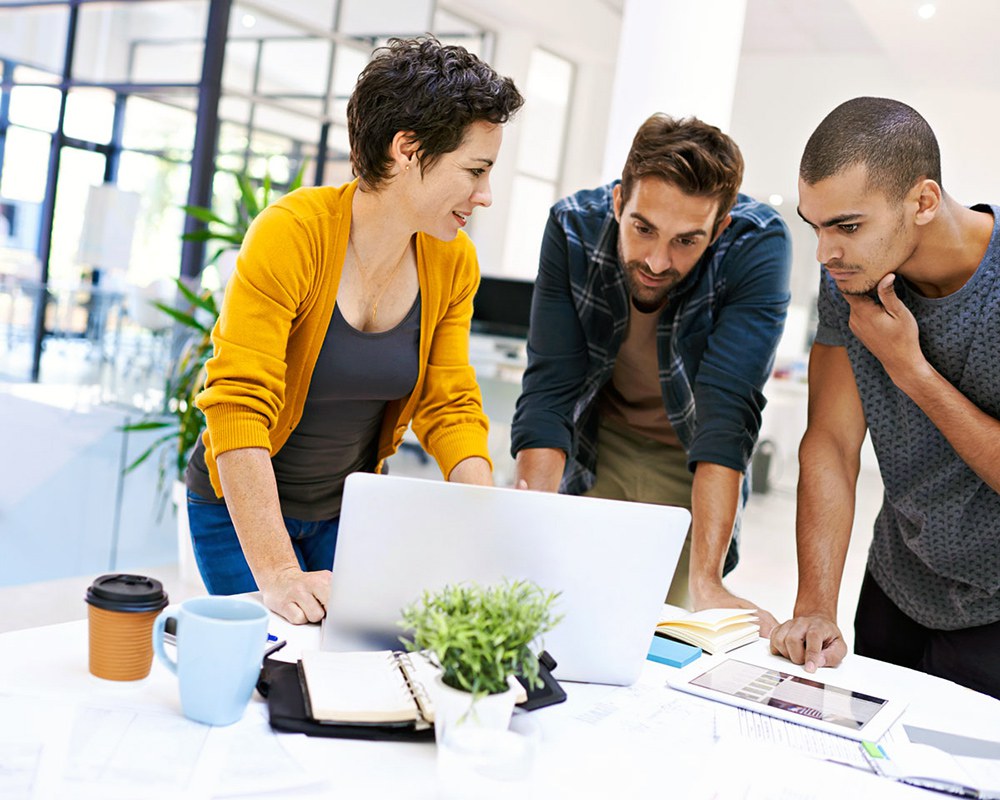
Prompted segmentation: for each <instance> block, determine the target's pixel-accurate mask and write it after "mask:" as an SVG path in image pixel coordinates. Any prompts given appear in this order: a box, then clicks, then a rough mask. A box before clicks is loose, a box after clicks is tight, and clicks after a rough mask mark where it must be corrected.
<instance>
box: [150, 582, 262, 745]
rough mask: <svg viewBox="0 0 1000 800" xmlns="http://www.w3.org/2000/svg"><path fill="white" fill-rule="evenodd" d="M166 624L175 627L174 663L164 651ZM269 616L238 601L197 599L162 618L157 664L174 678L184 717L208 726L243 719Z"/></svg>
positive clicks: (156, 629) (155, 637) (156, 643)
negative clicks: (171, 623)
mask: <svg viewBox="0 0 1000 800" xmlns="http://www.w3.org/2000/svg"><path fill="white" fill-rule="evenodd" d="M168 619H174V620H176V622H177V633H176V637H177V638H176V642H177V660H176V661H175V660H174V659H172V658H170V656H168V655H167V653H166V651H165V650H164V648H163V634H164V631H165V626H166V624H167V620H168ZM267 621H268V613H267V609H266V608H264V606H262V605H261V604H260V603H257V602H255V601H253V600H247V599H245V598H242V597H218V596H210V597H195V598H192V599H190V600H185V601H184V602H183V603H181V604H180V606H178V607H175V608H168V609H166V610H164V611H163V612H161V613H160V615H159V616H158V617H157V618H156V621H155V622H154V624H153V649H154V650H155V651H156V655H157V658H159V659H160V661H162V662H163V663H164V664H165V665H166V667H167V668H168V669H169V670H170V671H171V672H173V673H174V674H175V675H176V676H177V680H178V682H179V684H180V693H181V708H182V709H183V711H184V715H185V716H186V717H188V718H189V719H193V720H195V721H196V722H204V723H206V724H208V725H229V724H231V723H233V722H236V721H237V720H238V719H239V718H240V717H242V716H243V710H244V709H245V708H246V706H247V703H248V702H250V695H251V694H253V689H254V686H256V684H257V679H258V678H259V677H260V666H261V662H262V661H263V660H264V646H265V644H266V642H267Z"/></svg>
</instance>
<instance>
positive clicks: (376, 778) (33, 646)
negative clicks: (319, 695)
mask: <svg viewBox="0 0 1000 800" xmlns="http://www.w3.org/2000/svg"><path fill="white" fill-rule="evenodd" d="M7 613H13V612H12V610H8V612H7ZM271 630H272V632H274V633H276V634H278V635H280V636H284V637H286V638H287V639H288V641H289V644H288V646H287V647H286V649H285V650H284V651H283V652H284V655H285V656H286V657H287V658H288V659H289V660H292V659H293V658H294V657H295V656H296V655H297V653H298V652H299V651H300V650H301V649H307V648H309V647H313V646H315V645H316V643H317V642H318V634H319V629H318V627H316V626H310V627H303V628H294V627H292V626H289V625H287V624H286V623H284V622H283V621H281V620H274V621H273V623H272V626H271ZM738 654H739V657H740V658H743V659H745V660H751V661H755V662H758V663H764V664H770V665H773V666H775V667H777V668H780V669H782V670H784V671H787V672H796V671H798V668H796V667H793V666H792V665H790V664H789V663H788V662H786V661H784V660H782V659H777V658H774V657H772V656H770V655H769V654H768V653H767V648H766V643H765V642H763V641H761V642H759V643H757V644H753V645H749V646H748V647H747V648H744V649H742V650H740V651H738ZM699 661H700V662H701V663H703V664H706V665H707V661H708V657H707V656H703V657H702V658H701V659H699ZM669 671H670V668H669V667H665V666H661V665H658V664H653V663H651V662H647V664H646V669H645V671H644V673H643V677H642V679H641V680H640V683H639V684H637V686H636V687H634V689H633V691H632V693H630V692H629V691H628V690H622V689H616V688H615V687H607V686H596V685H582V684H567V686H566V688H567V690H568V694H569V699H568V701H567V702H566V703H564V704H561V705H558V706H553V707H550V708H547V709H542V710H539V711H536V712H533V713H532V714H531V715H530V718H531V719H532V720H533V721H535V722H537V724H538V727H539V729H540V734H541V745H540V747H539V756H538V758H537V760H536V767H535V770H534V773H533V774H532V776H531V779H530V783H529V784H528V785H527V786H524V785H521V784H517V785H515V786H511V792H512V794H510V795H508V796H518V797H536V798H539V800H541V798H545V799H546V800H548V798H561V797H570V796H573V797H582V798H589V797H604V796H606V797H616V798H617V797H639V796H642V795H644V794H646V793H647V792H657V796H670V797H679V798H688V797H693V798H699V797H706V798H708V797H718V798H729V797H732V798H736V797H739V798H768V797H778V796H780V797H783V798H796V799H797V798H814V797H817V798H827V797H828V798H841V797H844V796H849V795H850V794H851V793H853V794H854V796H855V797H858V798H863V797H872V796H878V797H880V798H885V797H888V798H892V797H896V796H899V797H912V798H920V797H922V798H924V800H933V798H934V797H935V795H929V794H927V793H926V792H923V791H921V790H918V789H912V788H909V787H905V786H903V785H901V784H894V783H891V782H889V781H886V780H882V779H879V778H876V777H874V776H872V775H869V774H867V773H863V772H861V771H860V770H854V769H850V768H848V767H844V766H841V765H837V764H831V763H827V762H822V761H818V760H814V759H807V758H805V757H804V756H798V755H796V754H794V753H791V752H777V751H775V750H774V749H761V748H760V747H759V746H756V745H754V746H751V745H746V744H740V743H735V745H734V744H730V743H729V742H728V741H725V740H724V741H722V742H718V743H716V742H712V741H708V742H706V741H704V740H702V739H701V737H700V736H699V733H698V730H699V726H701V725H702V723H704V721H705V718H706V715H707V718H708V719H709V720H710V719H711V718H712V716H713V713H714V710H716V709H727V707H726V706H720V705H718V704H712V703H708V701H703V700H700V699H698V698H693V697H688V696H686V695H683V694H681V693H678V692H672V691H670V690H667V689H662V690H661V689H660V688H659V687H660V686H662V684H663V681H664V680H665V677H666V675H667V674H669ZM557 674H558V671H557ZM822 677H823V678H825V679H826V680H828V681H829V682H831V683H837V684H840V685H844V686H850V687H851V688H856V689H860V690H867V691H871V692H872V693H875V694H877V693H878V692H879V691H880V690H886V691H888V690H890V689H892V690H893V691H897V692H898V691H904V692H906V693H908V694H910V695H911V696H912V700H911V704H910V706H909V708H908V710H907V711H906V713H905V714H904V716H903V720H902V721H903V722H905V723H906V724H912V725H918V726H921V727H926V728H935V729H938V730H945V731H949V732H952V733H958V734H964V735H967V736H977V737H980V738H986V739H993V740H998V741H1000V703H998V702H997V701H995V700H993V699H991V698H988V697H985V696H983V695H979V694H977V693H975V692H972V691H970V690H967V689H964V688H962V687H959V686H956V685H955V684H952V683H949V682H946V681H942V680H939V679H936V678H931V677H929V676H926V675H923V674H921V673H917V672H912V671H910V670H905V669H901V668H898V667H893V666H891V665H887V664H882V663H880V662H875V661H871V660H869V659H864V658H861V657H858V656H850V657H849V658H848V659H847V660H846V662H845V663H844V664H843V665H841V667H840V668H838V669H837V670H824V671H823V672H822ZM635 693H640V694H642V702H641V703H640V704H638V705H637V704H636V703H635V702H633V704H632V709H633V710H632V712H629V713H630V714H631V717H632V718H631V719H624V718H623V719H619V720H617V721H615V720H612V719H611V717H613V716H614V714H611V713H610V709H612V705H610V703H612V702H618V701H621V700H622V699H623V698H625V699H626V700H629V699H631V700H633V701H634V700H635V697H634V694H635ZM22 697H33V698H36V699H37V702H38V703H39V704H40V706H39V707H46V706H47V707H48V708H49V711H50V712H51V709H52V708H53V707H55V708H58V709H66V710H67V711H68V710H70V709H72V708H73V707H74V705H77V706H79V705H80V704H82V705H84V706H88V707H93V706H98V707H100V706H105V705H107V706H112V707H125V708H129V709H133V710H137V711H142V712H150V713H154V714H158V715H160V718H161V719H168V720H176V719H177V718H179V715H180V707H179V701H178V696H177V686H176V681H175V679H174V677H173V676H172V675H171V674H170V673H168V672H167V670H166V669H165V668H163V667H162V666H161V665H160V664H158V663H156V662H155V661H154V664H153V670H152V673H151V675H150V677H149V678H147V679H146V680H145V681H141V682H139V683H137V684H134V685H133V684H125V685H121V684H113V683H110V682H106V681H100V680H98V679H96V678H94V677H92V676H91V675H90V674H89V673H88V672H87V626H86V622H71V623H65V624H62V625H54V626H49V627H44V628H34V629H28V630H22V631H14V632H11V633H6V634H2V635H0V708H2V707H3V704H4V703H7V704H8V705H7V708H8V710H9V708H10V707H11V704H12V703H13V704H14V705H15V706H16V704H17V703H18V702H21V703H22V706H23V707H24V708H28V709H30V708H32V707H33V702H34V701H33V702H32V703H26V702H22V701H21V700H20V699H19V698H22ZM602 701H604V705H599V707H597V708H596V709H595V708H594V705H595V704H601V703H602ZM661 704H666V707H665V708H662V709H661V708H660V705H661ZM627 706H628V703H624V705H623V706H622V707H627ZM636 708H641V713H638V714H637V713H635V709H636ZM588 710H590V714H589V717H590V718H591V721H586V720H584V719H582V718H581V716H580V715H584V714H585V712H588ZM265 712H266V707H265V705H264V703H263V701H262V700H261V699H260V698H259V697H256V695H255V699H254V700H253V701H252V702H251V706H250V708H249V709H248V711H247V713H246V714H245V716H244V718H243V720H242V721H241V722H240V723H238V724H237V725H234V726H230V727H229V728H222V729H212V731H211V733H212V735H215V734H216V732H218V734H219V735H221V736H226V737H236V736H242V737H243V739H242V740H234V739H232V738H230V740H229V741H231V742H232V741H238V742H239V741H242V744H237V745H233V746H234V747H242V748H244V749H245V750H246V749H251V745H252V746H253V747H256V746H257V745H258V744H259V745H260V746H261V747H263V746H264V744H265V743H266V741H265V740H269V741H271V742H272V743H273V742H278V743H280V746H277V747H275V748H274V749H276V750H282V751H288V752H290V753H292V754H293V755H294V757H295V758H296V759H297V760H298V761H299V763H301V764H304V765H306V766H308V767H309V768H311V769H313V770H315V771H316V773H318V774H320V775H323V776H326V777H327V778H328V780H327V782H326V783H325V785H316V784H313V785H312V786H307V787H300V788H296V789H294V791H292V790H287V791H285V792H282V793H280V794H276V795H272V796H276V797H277V796H281V797H288V796H294V797H295V798H296V800H298V799H299V798H302V799H303V800H305V799H306V798H314V797H315V798H320V797H325V798H329V797H334V796H336V797H345V798H348V797H351V798H352V797H362V796H363V797H387V796H399V797H407V798H433V797H438V796H439V794H438V783H437V776H436V771H435V749H434V746H433V745H432V744H425V743H421V744H397V743H387V742H365V741H349V740H339V739H317V738H307V737H304V736H298V735H280V736H278V737H274V736H273V735H272V734H270V732H269V730H268V729H267V728H266V725H265V724H264V714H265ZM77 713H79V712H77ZM720 713H721V712H720ZM602 715H603V716H602ZM665 715H669V716H666V717H665ZM7 716H8V718H7V719H6V720H4V719H2V718H0V780H2V778H3V772H4V767H5V764H4V763H3V759H2V755H3V753H4V750H3V742H4V725H6V726H7V742H8V743H9V742H10V741H11V739H10V735H11V734H10V728H11V726H12V725H13V726H15V727H16V728H18V729H20V730H24V731H30V730H31V729H32V723H33V722H34V723H37V724H36V725H35V727H36V728H37V727H39V726H41V727H43V728H44V729H45V730H46V731H48V727H47V726H46V725H45V724H44V720H43V721H39V720H32V719H31V713H30V712H29V713H27V714H26V715H25V717H24V718H21V719H18V720H11V719H10V718H9V717H10V714H9V713H8V715H7ZM60 716H66V717H71V716H72V715H71V714H63V715H60V714H56V715H55V717H56V718H58V717H60ZM618 716H619V717H621V716H622V714H619V715H618ZM50 718H51V717H50ZM665 718H666V719H667V720H668V722H669V724H667V725H664V719H665ZM594 719H601V720H602V721H601V722H597V723H594V722H593V720H594ZM674 721H676V724H674ZM193 724H194V723H190V725H193ZM709 724H711V723H709ZM57 727H58V726H56V725H53V726H52V732H51V736H52V737H56V736H57V735H58V734H57V730H56V728H57ZM199 727H200V726H199ZM206 730H207V729H206ZM44 735H45V736H49V735H50V734H49V733H47V732H46V733H45V734H44ZM206 735H207V734H206ZM248 742H249V743H251V745H248V744H247V743H248ZM262 752H263V750H262ZM29 755H30V754H29ZM8 760H9V758H8ZM258 760H260V759H258ZM81 785H82V784H81ZM42 788H43V789H44V788H45V787H44V786H43V787H42ZM665 790H667V791H666V792H665ZM0 794H4V793H3V792H2V791H0ZM4 796H5V797H7V796H9V795H4ZM23 796H24V797H25V798H31V799H32V800H34V798H35V797H46V796H47V795H46V794H45V792H44V791H42V792H41V794H38V793H37V792H36V794H31V793H30V792H26V793H25V794H24V795H23ZM48 796H59V795H58V794H52V795H48ZM62 796H68V795H62ZM78 796H87V797H90V796H91V795H88V794H86V793H85V792H82V790H81V794H79V795H78V794H76V793H74V794H73V797H74V798H76V797H78ZM117 796H119V795H116V794H114V793H109V794H107V795H106V797H117ZM144 796H145V797H147V798H148V797H154V796H155V797H160V796H177V797H184V798H185V800H189V798H191V797H192V796H193V795H192V794H191V793H190V792H178V793H176V794H175V795H171V794H169V793H168V794H162V793H161V794H151V793H149V792H144ZM233 796H244V795H233Z"/></svg>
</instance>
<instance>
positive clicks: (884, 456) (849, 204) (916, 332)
mask: <svg viewBox="0 0 1000 800" xmlns="http://www.w3.org/2000/svg"><path fill="white" fill-rule="evenodd" d="M997 211H998V208H997V207H996V206H985V205H980V206H973V207H971V208H966V207H964V206H962V205H960V204H959V203H958V202H956V201H955V200H954V199H953V198H952V197H950V196H949V195H948V194H947V193H946V192H945V191H944V190H943V189H942V188H941V167H940V156H939V153H938V144H937V140H936V139H935V137H934V133H933V131H932V130H931V128H930V126H929V125H928V124H927V122H926V120H924V118H923V117H921V116H920V115H919V114H918V113H917V112H916V111H914V110H913V109H912V108H910V107H909V106H907V105H904V104H903V103H900V102H897V101H895V100H886V99H882V98H873V97H859V98H856V99H854V100H849V101H847V102H846V103H843V104H842V105H840V106H838V107H837V108H836V109H834V110H833V111H832V112H831V113H830V114H829V115H828V116H827V117H826V119H824V120H823V122H822V123H820V126H819V127H818V128H817V129H816V131H815V133H813V135H812V137H811V138H810V139H809V141H808V143H807V144H806V148H805V152H804V154H803V156H802V162H801V166H800V170H799V214H800V216H801V217H802V218H803V219H804V220H805V221H806V222H807V223H808V224H809V225H810V226H811V227H812V228H813V230H814V231H815V232H816V235H817V237H818V245H817V250H816V257H817V260H818V261H819V262H820V264H821V265H822V269H821V278H820V294H819V328H818V331H817V333H816V340H815V344H814V345H813V348H812V352H811V354H810V360H809V426H808V428H807V430H806V433H805V436H804V437H803V439H802V446H801V448H800V450H799V461H800V464H801V470H800V475H799V489H798V516H797V541H798V560H799V587H798V596H797V598H796V602H795V612H794V618H793V619H791V620H789V621H788V622H785V623H783V624H782V625H780V626H778V627H777V628H776V629H775V631H774V633H773V634H772V637H771V645H772V650H773V651H774V652H777V653H781V654H782V655H785V656H787V657H788V658H790V659H791V660H792V661H794V662H795V663H798V664H802V663H804V664H805V667H806V670H807V671H809V672H812V671H814V670H815V669H816V668H817V667H821V666H836V665H837V664H838V663H840V661H841V659H843V657H844V655H845V654H846V652H847V647H846V645H845V643H844V640H843V638H842V637H841V633H840V630H839V628H838V627H837V619H836V611H837V595H838V593H839V589H840V581H841V576H842V572H843V565H844V558H845V555H846V552H847V546H848V542H849V540H850V535H851V527H852V524H853V519H854V493H855V487H856V483H857V478H858V470H859V464H860V461H859V452H860V449H861V445H862V442H863V440H864V438H865V432H866V430H867V431H868V432H870V434H871V439H872V443H873V444H874V446H875V452H876V454H877V456H878V463H879V470H880V472H881V475H882V481H883V483H884V486H885V493H884V499H883V503H882V509H881V511H880V512H879V515H878V518H877V519H876V521H875V532H874V537H873V539H872V544H871V549H870V551H869V554H868V566H867V571H866V574H865V578H864V583H863V585H862V588H861V596H860V598H859V600H858V608H857V615H856V618H855V621H854V625H855V651H856V652H857V653H860V654H862V655H866V656H871V657H873V658H878V659H881V660H883V661H890V662H892V663H895V664H901V665H903V666H906V667H911V668H914V669H920V670H923V671H925V672H929V673H931V674H933V675H939V676H941V677H944V678H948V679H950V680H953V681H956V682H957V683H961V684H964V685H966V686H969V687H971V688H973V689H977V690H979V691H982V692H986V693H988V694H992V695H993V696H994V697H1000V546H998V545H1000V536H998V527H997V526H998V520H1000V494H998V491H1000V364H998V357H1000V349H998V347H1000V346H998V342H1000V313H997V309H998V307H1000V235H998V230H1000V228H998V217H997Z"/></svg>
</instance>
